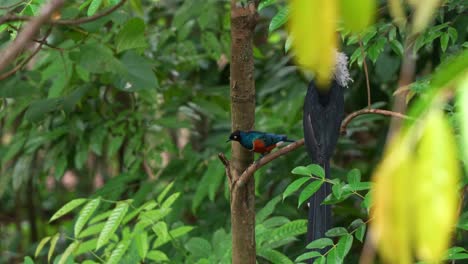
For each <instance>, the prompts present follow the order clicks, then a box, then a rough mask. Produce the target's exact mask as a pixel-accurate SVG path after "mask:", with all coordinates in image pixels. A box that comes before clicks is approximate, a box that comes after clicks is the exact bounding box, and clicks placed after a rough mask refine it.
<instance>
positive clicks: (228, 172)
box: [218, 152, 232, 189]
mask: <svg viewBox="0 0 468 264" xmlns="http://www.w3.org/2000/svg"><path fill="white" fill-rule="evenodd" d="M218 158H219V160H221V162H222V163H223V165H224V168H225V169H226V176H227V177H228V180H229V189H231V187H232V174H231V164H230V162H229V160H228V159H227V158H226V156H224V153H222V152H220V153H219V154H218Z"/></svg>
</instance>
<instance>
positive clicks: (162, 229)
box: [151, 222, 170, 240]
mask: <svg viewBox="0 0 468 264" xmlns="http://www.w3.org/2000/svg"><path fill="white" fill-rule="evenodd" d="M151 229H153V231H154V233H155V234H156V235H157V236H158V239H160V240H166V239H170V236H169V232H168V230H167V224H166V223H165V222H158V223H156V224H155V225H153V226H152V227H151Z"/></svg>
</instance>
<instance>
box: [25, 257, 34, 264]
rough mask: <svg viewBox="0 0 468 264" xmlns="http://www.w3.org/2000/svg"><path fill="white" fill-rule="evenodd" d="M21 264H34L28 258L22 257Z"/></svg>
mask: <svg viewBox="0 0 468 264" xmlns="http://www.w3.org/2000/svg"><path fill="white" fill-rule="evenodd" d="M23 264H34V260H33V259H32V258H31V257H30V256H26V257H24V261H23Z"/></svg>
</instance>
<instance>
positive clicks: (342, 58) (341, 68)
mask: <svg viewBox="0 0 468 264" xmlns="http://www.w3.org/2000/svg"><path fill="white" fill-rule="evenodd" d="M333 75H334V77H335V80H336V82H337V83H338V84H339V85H340V86H343V87H348V85H349V83H350V82H352V81H353V79H351V76H350V75H349V70H348V57H347V56H346V54H344V53H342V52H336V64H335V69H334V73H333Z"/></svg>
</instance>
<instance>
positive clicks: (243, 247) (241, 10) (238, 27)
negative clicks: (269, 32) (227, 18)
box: [230, 0, 257, 264]
mask: <svg viewBox="0 0 468 264" xmlns="http://www.w3.org/2000/svg"><path fill="white" fill-rule="evenodd" d="M236 2H237V1H235V0H231V41H232V44H231V69H230V74H231V83H230V87H231V114H232V129H233V130H237V129H239V130H249V129H252V128H253V127H254V122H255V80H254V60H253V49H252V40H253V33H254V29H255V24H256V20H257V11H256V4H254V3H250V4H249V5H248V6H247V7H241V6H239V5H238V4H237V3H236ZM252 162H253V154H252V153H251V152H249V151H247V150H245V149H243V148H242V147H241V146H240V145H239V144H238V143H237V142H235V143H232V160H231V168H230V169H231V172H232V175H233V177H234V179H233V180H234V181H235V180H237V179H238V177H239V175H241V174H242V172H244V170H245V169H246V168H247V167H248V166H249V165H250V164H251V163H252ZM232 188H233V190H231V194H232V195H231V230H232V263H234V264H240V263H242V264H250V263H252V264H255V262H256V260H255V256H256V254H255V192H254V188H255V180H254V177H251V179H250V180H249V181H248V182H247V183H246V184H245V185H243V186H241V187H238V186H237V185H235V184H234V185H233V187H232Z"/></svg>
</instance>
